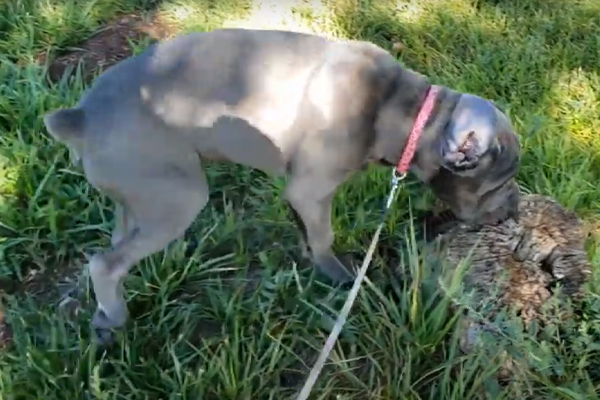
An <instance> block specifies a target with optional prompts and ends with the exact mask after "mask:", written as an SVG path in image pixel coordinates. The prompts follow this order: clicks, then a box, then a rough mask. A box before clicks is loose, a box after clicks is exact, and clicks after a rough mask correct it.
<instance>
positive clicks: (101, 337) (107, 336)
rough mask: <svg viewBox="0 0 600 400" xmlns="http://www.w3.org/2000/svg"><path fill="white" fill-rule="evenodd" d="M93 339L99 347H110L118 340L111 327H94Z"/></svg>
mask: <svg viewBox="0 0 600 400" xmlns="http://www.w3.org/2000/svg"><path fill="white" fill-rule="evenodd" d="M93 331H94V337H93V340H94V342H95V343H96V345H97V346H99V347H110V346H112V345H113V344H114V343H115V341H116V335H115V333H114V332H113V331H112V330H111V329H100V328H94V330H93Z"/></svg>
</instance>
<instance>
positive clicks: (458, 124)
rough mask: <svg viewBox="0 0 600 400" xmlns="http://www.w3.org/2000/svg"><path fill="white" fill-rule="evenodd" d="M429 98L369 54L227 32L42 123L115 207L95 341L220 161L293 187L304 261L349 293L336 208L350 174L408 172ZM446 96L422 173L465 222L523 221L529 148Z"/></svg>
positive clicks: (201, 36) (318, 40)
mask: <svg viewBox="0 0 600 400" xmlns="http://www.w3.org/2000/svg"><path fill="white" fill-rule="evenodd" d="M432 87H434V85H432V83H430V81H429V80H428V79H427V78H426V77H425V76H423V75H421V74H419V73H417V72H415V71H413V70H410V69H408V68H406V67H404V66H402V65H401V64H400V63H399V62H398V61H397V60H396V59H395V58H394V57H393V56H392V55H390V53H389V52H387V51H386V50H385V49H383V48H381V47H379V46H377V45H375V44H372V43H369V42H364V41H353V40H348V41H332V40H328V39H326V38H324V37H320V36H317V35H311V34H305V33H295V32H287V31H279V30H248V29H218V30H214V31H210V32H196V33H192V34H187V35H181V36H177V37H175V38H173V39H170V40H167V41H164V42H160V43H157V44H155V45H152V46H151V47H149V48H147V49H146V50H145V51H144V52H142V53H141V54H138V55H136V56H132V57H130V58H128V59H125V60H123V61H121V62H120V63H118V64H117V65H115V66H113V67H111V68H109V69H108V70H106V71H105V72H104V73H102V74H101V75H100V76H99V77H98V78H97V79H96V81H95V82H94V84H93V85H92V86H91V88H90V89H89V90H88V91H87V93H85V94H84V96H83V97H82V99H81V100H80V101H79V102H78V104H77V105H76V106H75V107H73V108H67V109H62V110H55V111H52V112H49V113H47V114H45V115H44V117H43V119H44V124H45V127H46V129H47V131H48V132H49V133H50V134H51V135H52V136H53V137H54V138H56V139H57V140H58V141H60V142H63V143H65V144H66V145H67V146H68V147H69V148H70V149H71V152H72V154H73V156H74V158H75V161H79V162H80V163H81V165H82V167H83V169H84V171H85V176H86V179H87V180H88V181H89V183H90V184H91V185H92V186H93V187H95V188H97V189H98V190H100V191H103V192H104V193H105V194H106V195H107V196H108V197H109V198H110V199H111V200H112V201H113V202H114V203H115V228H114V231H113V234H112V248H110V249H107V250H106V251H105V252H100V253H97V254H95V255H93V256H92V257H91V258H90V260H89V265H88V267H89V270H90V275H91V279H92V286H93V290H94V293H95V297H96V300H97V309H96V311H95V314H94V316H93V319H92V326H93V327H94V328H95V329H96V332H97V333H99V334H100V335H103V333H106V332H108V333H109V334H110V331H111V330H112V329H114V328H118V327H121V326H123V325H124V324H125V322H126V320H127V318H128V313H127V307H126V303H125V300H124V297H123V279H124V278H125V277H126V275H127V273H128V271H129V270H130V269H131V268H132V267H133V266H134V265H135V264H136V263H138V262H139V261H140V260H142V259H143V258H145V257H147V256H149V255H151V254H153V253H154V252H157V251H159V250H161V249H163V248H164V247H165V246H166V245H167V244H168V243H169V242H171V241H172V240H174V239H176V238H178V237H180V236H181V235H183V233H184V232H185V231H186V229H187V228H188V226H189V225H190V224H191V223H192V222H193V221H194V219H195V218H196V216H197V214H198V213H199V212H200V210H202V208H203V207H204V206H205V205H206V204H207V202H208V200H209V187H208V184H207V179H206V176H205V173H204V171H203V168H202V165H203V164H204V163H206V162H208V161H229V162H234V163H238V164H242V165H245V166H248V167H251V168H254V169H259V170H262V171H263V172H265V173H267V174H271V175H285V176H287V177H288V183H287V185H286V188H285V199H286V201H287V202H288V203H289V205H290V206H291V210H292V214H293V216H294V218H295V220H296V222H297V224H298V226H299V228H300V231H301V232H302V239H301V243H302V245H303V247H304V248H305V249H306V254H307V255H308V256H309V257H310V258H311V259H312V261H313V263H314V265H315V266H316V268H317V271H318V272H320V273H322V274H324V275H325V276H326V277H328V278H329V279H331V281H332V282H334V283H342V284H343V283H348V282H350V281H351V280H352V279H353V278H354V276H355V275H354V272H353V271H352V270H351V269H350V268H349V266H348V265H346V264H345V263H343V262H341V261H340V259H339V258H338V257H337V256H336V255H335V254H334V252H333V250H332V244H333V242H334V233H333V230H332V226H331V222H330V220H331V206H332V198H333V196H334V194H335V191H336V189H337V188H338V186H340V185H341V184H342V183H343V182H344V181H345V180H346V179H347V178H348V177H349V176H350V175H351V174H352V173H354V172H357V171H359V170H362V169H364V168H365V167H366V166H367V165H369V164H378V165H388V166H389V165H394V164H395V163H396V162H397V161H398V158H399V157H400V155H401V153H403V149H404V146H405V143H406V141H407V137H408V135H409V133H410V131H411V129H412V127H413V124H414V123H415V119H416V118H417V114H418V113H419V112H420V110H421V108H422V105H423V102H424V101H425V99H426V98H427V97H428V96H429V95H428V93H430V91H431V88H432ZM435 87H436V88H437V94H436V95H435V98H434V99H432V101H433V102H432V110H431V113H430V115H429V117H428V118H427V120H426V123H425V125H424V127H423V130H422V133H421V135H420V137H419V139H418V142H416V149H415V152H414V157H412V161H411V163H410V171H412V172H413V173H414V174H415V175H416V176H417V177H418V178H419V179H420V180H421V181H422V182H424V183H425V184H428V185H429V186H430V187H431V188H432V189H433V190H434V191H435V192H436V193H437V195H438V196H441V197H442V198H443V199H444V200H445V201H446V202H447V203H448V204H449V205H450V207H451V209H452V211H453V212H454V213H455V215H457V216H458V217H459V218H461V219H463V220H465V221H474V220H478V219H485V218H486V215H491V214H495V217H496V218H504V217H508V216H509V215H515V214H516V213H517V212H518V190H517V191H516V192H515V189H514V186H513V185H512V184H511V182H512V181H513V180H514V178H515V176H516V174H517V172H518V169H519V157H520V149H519V145H518V141H517V140H516V139H515V137H516V136H515V132H514V129H513V126H512V125H511V122H510V120H509V118H508V117H507V116H506V115H505V114H504V113H502V112H501V111H500V110H499V109H498V108H497V107H496V106H495V105H494V104H493V103H492V102H490V101H488V100H485V99H483V98H481V97H478V96H475V95H473V94H467V93H460V92H457V91H455V90H452V89H450V88H448V87H444V86H435ZM452 180H455V183H456V185H459V186H460V187H457V186H453V185H452V183H451V182H452Z"/></svg>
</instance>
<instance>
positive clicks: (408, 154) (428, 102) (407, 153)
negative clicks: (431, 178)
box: [396, 85, 439, 176]
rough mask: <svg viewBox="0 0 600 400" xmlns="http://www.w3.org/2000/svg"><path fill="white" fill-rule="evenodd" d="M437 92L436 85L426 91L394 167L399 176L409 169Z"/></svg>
mask: <svg viewBox="0 0 600 400" xmlns="http://www.w3.org/2000/svg"><path fill="white" fill-rule="evenodd" d="M438 92H439V87H438V86H436V85H432V86H430V87H429V90H428V91H427V96H426V97H425V101H424V102H423V105H422V106H421V109H420V110H419V113H418V114H417V118H416V119H415V123H414V124H413V127H412V129H411V131H410V134H409V135H408V139H406V145H405V146H404V151H403V152H402V156H401V157H400V161H398V164H397V165H396V172H397V173H398V175H399V176H403V175H405V174H406V172H407V171H408V169H409V168H410V163H411V162H412V159H413V157H414V156H415V151H416V150H417V143H418V142H419V137H420V136H421V133H423V128H425V124H426V123H427V120H428V119H429V116H430V115H431V112H432V111H433V107H434V105H435V98H436V97H437V95H438Z"/></svg>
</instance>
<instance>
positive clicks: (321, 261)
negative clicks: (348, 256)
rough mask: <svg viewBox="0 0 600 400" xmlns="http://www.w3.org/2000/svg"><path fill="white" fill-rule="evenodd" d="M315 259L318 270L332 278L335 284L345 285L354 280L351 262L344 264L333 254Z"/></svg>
mask: <svg viewBox="0 0 600 400" xmlns="http://www.w3.org/2000/svg"><path fill="white" fill-rule="evenodd" d="M314 261H315V265H316V267H317V270H318V271H319V272H320V273H321V274H323V275H325V276H326V277H327V278H328V279H329V280H331V281H332V283H333V284H334V285H342V286H343V285H347V284H350V283H352V282H353V281H354V278H355V275H354V273H352V268H351V264H350V263H349V262H347V263H346V264H347V265H344V263H342V262H341V261H340V260H339V259H338V258H337V257H336V256H334V255H333V254H330V255H324V256H320V257H315V260H314ZM345 261H347V260H345Z"/></svg>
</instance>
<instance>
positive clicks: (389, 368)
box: [0, 0, 600, 400]
mask: <svg viewBox="0 0 600 400" xmlns="http://www.w3.org/2000/svg"><path fill="white" fill-rule="evenodd" d="M325 5H326V7H325V11H324V12H325V14H324V15H318V14H317V13H315V12H311V11H310V9H304V8H303V9H302V10H300V12H301V14H302V16H303V17H304V18H305V19H309V20H311V22H312V23H313V24H314V26H316V27H318V28H319V29H321V30H322V31H323V32H326V33H328V34H331V35H335V36H338V37H347V38H360V39H366V40H371V41H374V42H376V43H378V44H381V45H382V46H384V47H386V48H391V46H392V44H393V43H394V42H398V41H400V42H402V44H403V46H404V50H403V51H402V52H401V54H400V55H399V59H400V60H401V61H402V62H403V63H405V64H406V65H407V66H409V67H411V68H414V69H416V70H418V71H420V72H422V73H424V74H426V75H429V76H430V77H431V78H432V79H433V80H434V81H435V82H437V83H440V84H444V85H447V86H450V87H453V88H455V89H457V90H462V91H466V92H471V93H476V94H478V95H481V96H484V97H488V98H491V99H493V100H494V101H496V102H497V103H499V104H500V105H501V106H502V107H504V108H505V109H506V110H507V111H508V113H509V115H510V116H511V118H512V119H513V121H514V124H515V126H516V128H517V129H518V132H519V136H520V140H521V143H522V146H523V149H524V156H523V167H522V169H521V171H520V174H519V182H520V183H521V185H522V187H523V190H524V191H526V192H537V193H543V194H547V195H551V196H554V197H556V198H557V199H558V200H559V201H560V202H561V203H562V204H564V205H565V206H566V207H568V208H571V209H574V210H576V211H577V212H578V214H579V215H580V216H581V217H582V218H584V219H585V220H586V221H587V222H588V223H589V225H590V226H597V224H598V221H599V219H600V208H599V200H598V199H600V186H598V185H597V184H596V183H597V182H598V181H599V180H600V139H599V137H598V136H597V135H595V133H597V132H600V111H599V110H600V104H599V99H600V5H598V4H597V1H595V0H572V1H570V2H569V3H568V4H566V3H565V2H563V1H559V0H527V1H525V0H523V1H519V0H513V1H509V0H495V1H493V0H479V1H477V0H448V1H436V0H421V1H419V2H410V3H409V2H406V3H404V2H394V3H393V4H392V2H385V1H382V2H376V1H366V0H362V1H360V0H329V1H328V2H327V3H326V4H325ZM157 7H158V9H160V10H163V11H164V12H165V13H166V15H168V16H171V17H173V18H174V19H177V20H178V21H179V22H180V29H181V30H182V31H189V30H205V29H211V28H214V27H216V26H219V25H220V24H221V23H223V21H224V20H225V19H227V18H230V17H232V16H233V17H235V18H238V17H240V16H243V14H244V13H246V12H247V10H248V3H243V2H241V1H237V2H236V1H234V0H222V1H219V2H216V1H208V0H204V1H196V2H192V1H188V0H177V1H171V2H169V1H165V2H162V3H159V2H157V1H152V0H109V1H103V2H96V1H93V0H86V1H79V2H77V5H76V4H75V2H74V1H69V0H55V1H52V2H50V1H33V0H6V1H4V2H2V4H1V5H0V57H1V58H2V60H1V62H0V130H1V132H0V235H2V237H0V276H1V278H2V280H1V282H2V286H3V287H6V288H8V289H7V290H6V292H7V293H6V295H5V296H4V300H3V301H4V303H5V304H4V308H3V309H4V312H5V314H6V318H7V320H8V321H9V322H10V324H11V326H12V329H13V331H14V332H13V336H14V338H13V343H12V344H11V346H10V347H9V348H6V349H4V350H2V351H1V353H0V399H2V400H4V399H11V400H13V399H14V400H19V399H42V398H49V399H79V398H82V399H83V398H86V399H90V398H95V399H257V400H262V399H284V398H292V396H293V394H294V393H295V390H296V389H297V387H298V385H299V384H302V382H303V380H304V378H305V376H306V373H307V371H308V369H309V368H310V367H311V366H312V363H313V362H314V360H315V359H316V356H317V354H318V351H319V350H320V348H321V347H322V344H323V343H324V340H325V337H326V335H327V327H328V326H329V324H330V317H329V316H330V315H331V314H332V313H334V312H335V310H339V309H340V308H341V304H342V302H343V300H344V298H345V297H344V296H345V293H344V292H339V293H338V292H333V293H332V292H331V291H330V289H329V288H327V287H325V286H324V285H322V284H319V283H318V282H316V281H314V280H313V279H312V277H311V276H310V266H309V265H308V263H306V262H305V261H301V259H300V252H299V250H298V248H297V245H296V243H297V242H296V235H297V233H296V230H295V228H294V226H293V225H292V223H291V221H290V220H289V218H288V216H287V210H286V207H285V205H284V204H283V202H282V201H281V199H280V195H281V193H282V191H281V189H282V187H283V181H282V180H274V179H269V178H266V177H264V176H263V175H262V174H259V173H257V172H255V171H250V170H248V169H245V168H242V167H239V166H231V165H218V166H213V167H212V168H211V169H210V171H209V179H210V181H211V186H212V187H213V188H214V189H213V194H212V197H213V201H212V202H211V203H210V206H209V207H207V208H206V209H205V210H204V211H203V212H202V214H201V215H200V216H199V218H198V220H197V222H196V223H195V224H194V226H193V227H192V228H191V229H190V232H189V234H188V235H187V237H186V240H180V241H177V242H175V243H173V245H172V246H170V247H169V248H168V249H167V250H165V252H163V253H161V254H157V255H155V256H154V257H151V258H149V259H147V260H145V261H143V262H142V263H141V264H140V265H139V267H138V268H137V269H136V271H134V272H133V273H132V275H131V276H130V278H129V279H128V281H127V287H128V297H129V306H130V311H131V317H132V319H131V321H130V322H129V324H128V326H127V329H126V331H125V332H124V333H123V335H122V337H120V338H119V343H118V346H117V347H116V348H115V349H114V350H112V351H111V352H109V353H104V354H101V357H97V352H96V350H95V348H94V346H93V345H91V344H90V332H89V327H88V321H89V318H90V312H91V311H92V310H93V308H92V306H91V305H89V306H87V307H86V308H85V311H84V312H82V313H81V314H79V315H78V317H77V320H76V321H75V322H73V321H72V320H71V319H69V318H67V317H66V316H64V315H62V314H60V313H57V306H56V302H55V301H54V300H53V299H55V298H56V296H55V292H56V291H57V289H56V288H54V286H53V285H54V283H47V284H45V285H42V288H41V290H38V292H40V291H41V292H43V293H33V292H32V291H34V290H35V285H34V286H32V285H24V284H22V283H21V282H22V281H24V280H26V279H27V277H30V276H31V273H32V271H36V272H38V273H40V274H42V276H44V277H49V276H52V275H60V274H61V273H64V271H65V270H67V269H69V268H72V269H77V268H81V265H82V260H83V259H84V254H85V253H91V252H92V251H94V250H95V249H98V248H99V247H101V246H105V245H107V244H108V234H109V231H110V227H111V224H112V215H111V212H112V208H111V204H110V203H109V202H108V201H107V199H106V198H105V197H103V196H101V195H100V194H98V193H96V192H95V191H93V190H92V189H90V187H89V186H88V185H87V183H86V182H85V179H84V178H83V177H82V176H81V174H80V172H79V171H78V170H77V169H74V168H72V167H71V166H70V164H69V162H68V158H67V156H68V153H67V151H66V149H65V148H64V147H62V146H61V145H59V144H57V143H55V142H53V141H52V140H51V139H49V137H48V136H47V135H46V134H45V132H44V131H43V127H42V122H41V119H40V115H41V114H43V113H44V112H45V111H47V110H49V109H52V108H55V107H59V106H66V105H70V104H73V103H74V102H75V101H76V100H77V98H78V96H79V95H80V93H81V91H82V90H83V89H84V88H85V84H84V83H83V82H82V81H81V79H80V78H78V77H77V76H76V77H75V78H73V79H70V80H63V81H61V82H59V83H56V84H52V83H49V82H48V81H47V80H46V79H45V78H44V67H43V66H39V65H36V64H35V63H34V60H35V56H36V54H37V53H38V52H39V51H44V50H46V49H47V48H52V49H58V48H66V47H68V46H72V45H75V44H77V43H78V42H79V41H80V40H81V39H83V38H85V37H87V36H88V35H89V34H90V33H91V32H93V30H95V29H96V28H98V27H99V26H101V24H102V23H103V22H104V21H106V20H107V19H109V18H111V17H113V16H114V15H116V14H117V13H119V12H131V11H134V10H149V9H151V8H157ZM388 173H389V171H387V170H377V169H375V170H370V171H369V172H368V173H366V174H358V175H356V176H355V177H353V178H352V179H351V181H350V182H348V184H346V185H344V187H343V188H342V189H341V190H340V192H339V193H338V196H337V198H336V202H335V207H334V213H335V218H334V225H335V230H336V232H337V243H336V247H337V249H339V251H340V252H349V253H352V254H354V255H355V256H356V257H357V258H361V257H362V256H363V255H364V252H365V249H366V247H367V246H368V243H369V240H370V237H371V235H372V233H373V232H374V229H375V225H376V223H377V222H378V212H379V207H380V206H381V202H382V201H383V199H384V196H385V195H386V192H387V189H388ZM430 199H431V196H430V194H429V193H427V192H426V191H425V189H424V188H423V187H422V186H421V185H420V184H418V183H416V182H414V181H409V182H407V184H406V185H405V186H404V187H403V190H402V191H401V193H400V195H399V198H398V202H397V203H396V204H395V206H394V207H395V208H394V210H393V212H392V215H390V217H389V218H388V221H387V227H386V230H385V233H384V235H383V237H382V243H381V247H382V248H383V249H386V250H387V251H384V253H387V254H395V253H400V255H401V256H402V257H400V258H402V260H401V261H397V260H395V261H394V260H390V259H387V258H382V257H381V256H378V257H377V258H376V260H375V262H374V264H373V265H372V267H371V271H372V272H371V275H370V277H371V279H370V281H369V282H367V283H366V284H365V286H364V288H363V290H362V291H361V294H360V295H359V298H358V301H357V304H356V305H355V307H354V308H353V311H352V314H351V317H350V318H349V320H348V322H347V325H346V328H345V329H344V331H343V333H342V335H341V338H340V341H339V343H338V344H337V345H336V347H335V349H334V351H333V352H332V355H331V358H330V362H329V364H328V366H327V367H326V368H325V370H324V372H323V374H322V376H321V378H320V379H319V381H318V384H317V387H316V388H315V392H314V397H313V398H314V399H333V398H336V399H365V398H368V399H411V400H412V399H415V400H416V399H431V400H438V399H456V400H458V399H488V398H489V399H513V398H523V399H525V398H532V399H597V398H600V395H599V394H598V393H600V364H599V362H598V359H599V358H598V357H599V356H600V354H599V350H600V336H599V335H600V301H599V297H598V294H599V293H600V290H599V289H598V285H597V281H598V279H597V273H595V275H596V277H595V278H594V280H593V282H592V283H591V284H590V288H589V295H588V299H587V301H586V304H585V307H584V318H583V320H582V321H578V322H573V323H572V324H570V325H569V326H566V327H563V328H562V331H566V332H567V334H565V333H564V332H561V333H560V334H559V333H558V332H555V331H552V330H550V331H547V332H545V334H544V335H543V337H542V339H540V338H536V337H533V336H528V335H518V334H516V333H515V335H513V336H512V337H511V338H508V339H506V341H500V342H499V343H497V344H496V345H495V346H492V345H490V347H491V348H492V350H491V351H490V352H489V353H486V354H484V353H476V354H473V355H469V356H465V355H462V354H461V353H460V352H459V351H458V348H457V340H458V336H457V335H456V314H455V313H453V312H451V311H450V309H449V306H450V301H451V300H450V297H449V296H448V293H444V292H442V291H440V289H439V288H438V284H437V277H436V276H434V275H431V274H430V273H428V272H427V271H428V269H427V268H424V266H423V265H422V263H421V262H420V259H419V256H418V252H419V248H418V246H417V245H416V243H415V242H414V240H413V241H409V244H408V245H407V246H406V247H404V251H399V250H398V249H400V248H402V247H403V246H404V244H405V243H406V241H405V240H404V239H405V229H404V227H405V226H406V221H408V220H409V210H411V209H412V210H413V211H414V210H415V209H418V208H424V207H425V206H426V205H427V204H429V201H430ZM409 200H410V201H409ZM593 236H594V240H591V241H590V244H589V254H590V258H591V259H592V261H593V262H594V265H597V264H598V256H599V254H598V252H597V249H598V242H597V240H598V239H599V238H598V237H596V236H597V235H593ZM396 258H398V257H395V259H396ZM398 263H401V265H402V267H403V268H404V269H406V270H408V271H410V275H411V276H412V280H411V281H410V282H402V281H399V280H398V279H397V278H395V277H394V274H393V273H392V271H393V270H394V269H395V268H396V267H398ZM48 279H49V278H48ZM384 282H385V283H387V284H386V285H384V284H383V283H384ZM42 283H44V282H42ZM390 283H391V285H390ZM390 286H391V289H390V288H389V287H390ZM448 290H450V291H452V290H454V289H453V288H452V287H450V288H449V289H448ZM48 293H51V295H49V294H48ZM87 295H88V297H89V293H87ZM84 300H86V299H84ZM77 322H78V323H77ZM508 342H510V344H512V348H513V349H514V351H515V352H516V353H515V354H516V355H515V356H516V357H518V358H520V359H521V360H522V361H523V362H525V363H526V364H527V365H528V368H526V369H524V370H523V371H522V373H520V374H519V375H518V376H517V377H515V379H514V380H512V381H511V382H510V383H509V384H508V385H506V386H502V387H501V386H499V385H498V384H497V383H496V382H495V381H494V380H493V379H491V378H490V377H491V375H492V374H493V373H494V370H495V369H496V368H497V366H498V360H499V357H500V356H501V350H502V349H503V348H506V345H507V343H508ZM494 349H495V350H494ZM82 393H83V394H82ZM484 393H485V394H484Z"/></svg>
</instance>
